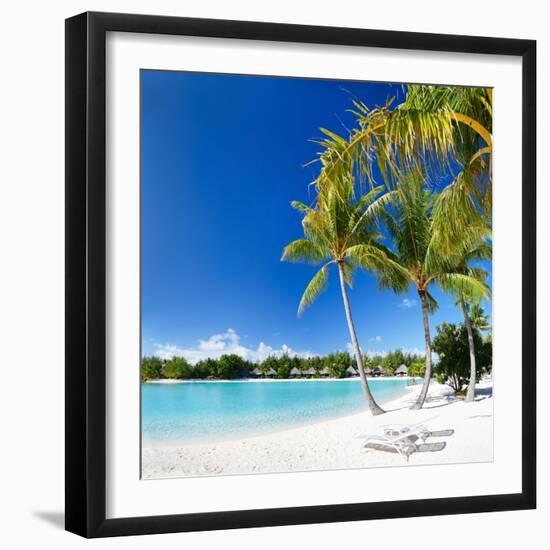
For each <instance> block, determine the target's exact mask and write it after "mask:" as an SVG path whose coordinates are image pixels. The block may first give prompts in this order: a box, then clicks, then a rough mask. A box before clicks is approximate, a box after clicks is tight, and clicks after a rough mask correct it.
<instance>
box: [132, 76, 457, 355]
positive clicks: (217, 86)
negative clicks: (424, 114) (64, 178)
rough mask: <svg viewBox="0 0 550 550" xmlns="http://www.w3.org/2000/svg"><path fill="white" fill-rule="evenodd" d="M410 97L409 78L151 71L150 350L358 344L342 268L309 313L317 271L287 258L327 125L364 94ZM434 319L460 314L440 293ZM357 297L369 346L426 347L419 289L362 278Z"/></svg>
mask: <svg viewBox="0 0 550 550" xmlns="http://www.w3.org/2000/svg"><path fill="white" fill-rule="evenodd" d="M393 96H396V97H397V101H400V100H402V98H403V90H402V87H401V86H400V85H390V84H385V83H384V84H383V83H369V82H342V81H331V80H311V79H292V78H273V77H258V76H239V75H214V74H200V73H185V72H164V71H142V73H141V124H142V135H141V140H142V141H141V143H142V145H141V147H142V150H141V163H142V166H141V169H142V182H141V185H142V188H141V193H142V195H141V196H142V206H141V208H142V235H141V237H142V274H141V275H142V279H141V282H142V354H143V355H149V354H152V353H156V354H158V355H161V356H169V355H171V354H174V353H177V354H182V355H184V356H186V357H187V358H188V359H190V360H191V361H196V360H198V359H200V358H203V357H206V356H219V355H220V354H221V353H225V352H237V353H240V354H241V355H244V356H246V357H248V358H250V359H253V360H254V359H261V358H262V357H265V355H267V354H268V353H278V352H281V351H284V350H291V352H300V353H304V354H305V353H308V352H309V353H312V354H326V353H329V352H332V351H336V350H339V349H346V347H347V344H348V342H349V341H350V338H349V334H348V330H347V326H346V321H345V317H344V310H343V306H342V299H341V294H340V290H339V287H338V280H337V273H336V272H335V271H333V272H332V273H331V274H330V275H331V276H330V281H329V288H328V290H327V291H326V292H325V293H324V294H322V295H321V296H320V297H319V298H318V300H317V302H316V303H315V304H313V306H312V307H310V308H309V309H308V310H306V312H305V313H304V314H303V316H302V317H301V318H300V319H298V318H297V315H296V310H297V306H298V302H299V300H300V297H301V295H302V292H303V290H304V288H305V286H306V285H307V283H308V282H309V280H310V278H311V276H312V275H313V274H314V273H315V271H316V268H315V266H310V265H301V264H291V263H283V262H281V261H280V256H281V252H282V249H283V247H284V245H285V244H287V243H288V242H290V241H292V240H294V239H296V238H299V237H300V236H301V225H300V221H301V218H300V215H299V214H298V213H297V212H296V211H295V210H293V209H292V208H291V207H290V204H289V203H290V201H291V200H294V199H297V200H302V201H305V202H308V201H310V200H311V198H312V195H311V192H310V190H309V188H308V184H309V183H310V182H311V181H312V180H313V178H314V177H315V174H316V170H317V169H318V168H317V167H316V166H315V165H313V166H311V167H307V168H304V167H303V165H304V164H305V163H306V162H308V161H310V160H311V159H313V158H315V156H316V153H317V152H318V151H319V146H318V145H317V144H315V143H312V142H311V141H310V140H311V139H315V138H318V137H320V136H321V133H320V131H319V128H320V127H326V128H329V129H331V130H334V131H336V132H340V133H342V134H343V133H345V130H344V127H346V126H347V127H350V126H352V125H353V115H352V114H350V113H347V112H346V110H347V109H349V108H350V107H351V100H352V99H353V98H354V97H357V98H360V99H361V100H362V101H364V102H365V103H366V104H367V105H369V106H370V107H373V106H375V105H380V104H383V103H385V102H386V99H387V98H389V97H393ZM434 294H435V296H436V297H437V298H438V299H439V303H440V309H439V311H438V312H437V313H436V314H435V315H433V316H432V318H431V326H432V330H433V331H435V326H436V325H437V324H438V323H440V322H441V321H443V320H446V321H451V322H455V321H457V322H458V321H460V320H461V318H460V314H459V312H458V310H457V308H456V307H455V306H454V300H452V299H450V298H447V297H445V296H442V295H441V293H440V292H439V291H437V290H434ZM350 301H351V306H352V311H353V315H354V318H355V322H356V327H357V332H358V336H359V341H360V344H361V346H362V348H363V349H364V350H370V351H378V352H381V351H385V350H389V349H394V348H406V349H408V350H414V349H423V332H422V324H421V312H420V306H419V303H418V298H417V296H416V294H415V292H414V291H413V290H412V289H411V290H410V292H409V294H407V295H399V296H397V295H395V294H393V293H391V292H380V291H379V290H378V289H377V288H376V283H375V279H374V278H373V277H372V276H371V275H368V274H366V273H359V274H358V275H357V277H356V280H355V284H354V288H353V290H352V291H351V292H350Z"/></svg>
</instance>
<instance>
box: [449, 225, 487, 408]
mask: <svg viewBox="0 0 550 550" xmlns="http://www.w3.org/2000/svg"><path fill="white" fill-rule="evenodd" d="M489 235H490V231H489V229H488V228H487V227H486V226H483V225H481V226H473V227H468V228H464V229H463V242H464V247H463V248H462V249H461V250H460V252H459V253H458V254H457V256H456V258H455V266H454V267H455V269H456V271H458V272H460V273H464V274H467V275H469V276H470V277H473V278H475V279H477V280H478V281H479V282H480V283H481V285H482V286H481V287H479V288H476V289H475V292H476V293H475V295H472V294H471V289H465V288H462V287H460V286H458V287H457V288H456V290H455V293H456V295H457V302H458V304H459V306H460V309H461V310H462V315H463V316H464V325H465V326H466V331H467V333H468V346H469V349H470V380H469V382H468V389H467V391H466V397H465V401H473V400H474V397H475V388H476V354H475V344H474V334H473V328H474V326H475V325H477V324H480V323H481V322H482V319H483V315H482V313H481V316H480V313H479V310H477V311H474V315H475V317H473V316H472V313H471V309H472V307H473V306H472V305H471V304H472V303H477V308H480V307H481V306H479V301H480V300H481V299H484V298H487V297H488V296H489V294H490V289H489V287H488V286H487V284H486V280H487V276H488V273H487V271H486V270H485V269H483V268H481V267H473V266H472V265H471V263H472V262H480V261H489V260H490V259H491V258H492V247H491V245H490V244H489V242H488V241H487V239H488V238H489ZM473 319H475V322H474V320H473ZM483 321H486V319H483Z"/></svg>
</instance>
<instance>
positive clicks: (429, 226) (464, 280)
mask: <svg viewBox="0 0 550 550" xmlns="http://www.w3.org/2000/svg"><path fill="white" fill-rule="evenodd" d="M391 195H392V204H391V207H389V208H386V209H385V210H384V212H383V213H382V214H381V219H382V220H383V222H384V225H385V227H386V230H387V233H388V235H389V237H390V238H391V240H392V242H393V245H394V247H395V253H394V254H395V256H393V257H392V260H394V261H396V262H398V263H399V265H400V266H401V271H400V272H396V271H395V270H392V272H391V273H389V274H386V273H385V272H384V270H383V269H382V270H380V272H379V275H378V283H379V286H380V287H382V288H390V289H392V290H394V291H395V292H404V291H406V290H407V289H408V287H409V285H410V284H412V285H413V286H414V287H415V289H416V291H417V293H418V297H419V299H420V305H421V309H422V321H423V327H424V341H425V350H426V371H425V375H424V383H423V385H422V390H421V391H420V394H419V396H418V399H417V401H416V402H415V404H414V405H413V407H412V408H413V409H420V408H422V406H423V404H424V401H425V400H426V395H427V393H428V387H429V384H430V379H431V376H432V352H431V336H430V323H429V314H430V313H432V312H433V311H435V309H436V308H437V302H436V300H435V299H434V297H433V296H432V294H431V293H430V287H431V286H432V285H433V284H437V285H439V287H440V288H441V289H442V290H444V291H446V292H452V293H454V294H456V293H458V292H460V291H461V292H465V293H468V295H472V296H474V295H479V294H480V292H482V291H483V289H484V288H485V286H484V283H482V282H480V281H479V280H478V279H477V278H476V277H474V276H472V274H471V273H468V272H466V271H465V270H460V269H458V268H457V262H456V260H453V258H452V257H447V256H444V255H442V254H440V253H438V243H437V239H438V234H436V233H434V231H433V227H434V224H435V223H436V221H437V220H436V219H435V218H434V202H435V198H436V196H435V195H434V194H433V193H431V192H430V191H429V190H428V189H426V188H425V186H423V185H421V184H420V183H419V182H418V180H417V179H416V178H414V177H412V176H410V177H406V178H403V179H402V180H401V181H400V182H399V184H398V186H397V190H396V191H394V192H392V193H391ZM464 239H465V241H464V243H462V246H463V247H467V238H466V236H465V237H464ZM455 252H456V254H458V253H459V251H458V250H456V251H455ZM396 273H397V274H398V275H400V274H401V273H404V274H405V277H403V278H402V277H400V276H396Z"/></svg>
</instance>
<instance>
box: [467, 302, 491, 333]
mask: <svg viewBox="0 0 550 550" xmlns="http://www.w3.org/2000/svg"><path fill="white" fill-rule="evenodd" d="M468 314H469V316H470V321H471V323H472V326H473V327H474V328H477V329H478V330H491V323H490V322H489V315H486V314H485V310H484V309H483V307H482V306H481V304H480V303H479V302H472V303H470V304H469V306H468Z"/></svg>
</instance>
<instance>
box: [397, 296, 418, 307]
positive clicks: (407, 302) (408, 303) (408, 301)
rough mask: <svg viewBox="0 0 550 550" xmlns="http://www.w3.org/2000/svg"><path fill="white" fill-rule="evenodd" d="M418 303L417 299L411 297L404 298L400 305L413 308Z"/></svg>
mask: <svg viewBox="0 0 550 550" xmlns="http://www.w3.org/2000/svg"><path fill="white" fill-rule="evenodd" d="M415 305H416V300H411V299H410V298H403V301H402V302H401V303H400V304H399V306H400V307H406V308H411V307H414V306H415Z"/></svg>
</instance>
